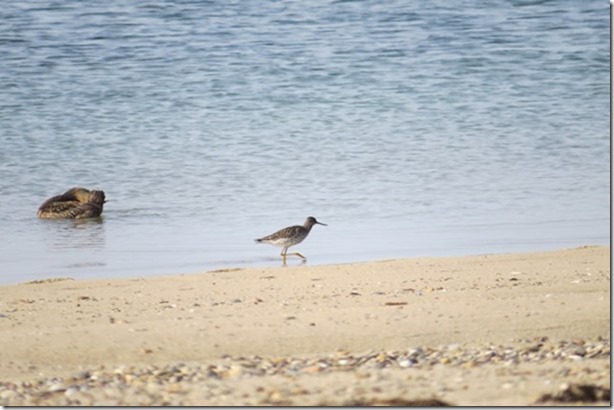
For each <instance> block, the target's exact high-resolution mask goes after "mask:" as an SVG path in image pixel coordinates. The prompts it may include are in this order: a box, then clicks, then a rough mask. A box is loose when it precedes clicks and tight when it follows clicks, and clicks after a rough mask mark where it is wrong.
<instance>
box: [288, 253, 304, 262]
mask: <svg viewBox="0 0 614 410" xmlns="http://www.w3.org/2000/svg"><path fill="white" fill-rule="evenodd" d="M288 255H296V256H299V257H301V258H303V260H307V258H306V257H304V256H303V255H301V254H300V253H298V252H294V253H288Z"/></svg>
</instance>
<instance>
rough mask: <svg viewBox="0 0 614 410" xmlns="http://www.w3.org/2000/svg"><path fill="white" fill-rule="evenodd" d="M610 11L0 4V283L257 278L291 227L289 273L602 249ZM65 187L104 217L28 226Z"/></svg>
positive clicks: (538, 6) (461, 4) (415, 5)
mask: <svg viewBox="0 0 614 410" xmlns="http://www.w3.org/2000/svg"><path fill="white" fill-rule="evenodd" d="M608 13H609V8H608V5H607V4H605V3H604V2H602V1H597V0H591V1H582V2H577V1H556V2H553V1H529V0H522V1H520V0H516V1H508V2H502V3H501V4H497V5H495V6H489V7H487V8H486V7H485V8H478V7H476V5H475V3H474V2H469V1H458V2H437V1H433V2H427V3H424V2H407V1H402V0H398V1H389V2H378V1H313V2H307V3H306V4H305V2H282V3H279V2H273V1H268V2H267V1H263V2H255V3H252V2H229V1H215V0H212V1H178V2H146V1H141V2H129V3H125V2H120V1H110V2H102V3H100V2H93V1H79V2H70V1H56V2H52V3H51V4H49V3H46V2H25V3H24V2H17V1H8V2H5V3H3V8H2V10H0V16H1V19H0V44H1V46H2V49H3V58H2V59H0V81H1V84H2V87H1V88H0V97H1V98H0V141H1V142H2V149H1V150H0V192H1V193H2V198H3V200H2V201H0V236H1V237H2V241H1V242H0V283H15V282H22V281H27V280H33V279H40V278H47V277H58V276H70V277H74V278H99V277H100V278H102V277H129V276H143V275H150V274H160V273H179V272H200V271H205V270H210V269H218V268H228V267H242V266H276V265H279V264H280V260H279V258H278V255H279V251H280V250H279V249H277V248H273V247H270V246H268V245H259V244H255V243H254V242H253V239H254V238H257V237H261V236H264V235H266V234H269V233H272V232H273V231H275V230H276V229H279V228H282V227H284V226H287V225H293V224H302V223H303V221H304V220H305V218H306V217H307V216H309V215H313V216H315V217H317V218H318V220H321V221H322V222H325V223H327V224H328V227H322V226H315V227H314V228H313V231H312V232H311V234H310V237H309V238H308V239H307V240H306V241H305V242H304V243H303V244H301V245H300V246H298V247H297V248H296V249H297V250H300V252H301V253H303V254H305V255H306V256H307V257H308V262H307V263H309V264H326V263H345V262H355V261H362V260H371V259H385V258H398V257H414V256H429V255H432V256H439V255H464V254H479V253H491V252H512V251H524V250H538V249H554V248H561V247H571V246H578V245H584V244H607V243H609V241H610V230H609V226H610V224H609V223H610V214H609V205H610V196H609V193H610V186H609V174H610V156H609V151H610V140H609V125H610V124H609V108H608V107H609V14H608ZM72 186H85V187H88V188H98V189H103V190H104V191H105V193H106V195H107V199H108V203H107V204H106V205H105V210H104V213H103V218H102V219H101V220H93V221H85V222H75V221H41V220H37V219H36V217H35V214H36V209H37V207H38V206H39V205H40V204H41V203H42V202H43V201H44V200H45V199H46V198H47V197H49V196H51V195H55V194H58V193H61V192H63V191H65V190H67V189H68V188H70V187H72ZM290 263H291V264H297V263H299V261H297V260H291V261H290Z"/></svg>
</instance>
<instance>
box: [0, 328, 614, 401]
mask: <svg viewBox="0 0 614 410" xmlns="http://www.w3.org/2000/svg"><path fill="white" fill-rule="evenodd" d="M609 357H610V342H609V340H608V339H607V338H606V337H600V338H598V339H596V340H593V341H584V340H575V341H559V342H551V341H548V340H545V339H540V340H536V339H535V340H522V341H515V344H514V346H493V345H486V346H478V347H466V346H463V345H459V344H451V345H444V346H439V347H430V346H421V347H411V348H408V349H407V350H399V351H369V352H366V353H364V354H351V353H349V352H344V351H338V352H334V353H331V354H329V355H321V356H310V357H268V358H267V357H260V356H246V357H231V356H224V357H222V358H221V359H220V360H217V361H212V362H210V363H200V364H199V363H195V364H190V365H187V364H185V363H174V364H169V365H165V366H159V365H149V366H143V367H137V366H130V365H124V366H119V367H116V368H111V369H107V368H105V367H104V366H101V367H99V368H93V369H88V370H83V371H80V372H77V373H75V374H73V375H71V376H69V377H66V378H60V377H49V378H40V379H37V380H33V381H27V382H20V383H16V382H11V381H6V380H0V406H49V405H51V406H63V405H71V406H92V405H95V406H101V405H105V406H121V405H166V406H180V405H183V403H184V401H183V400H185V398H186V396H189V394H192V393H193V394H196V393H195V390H196V392H197V393H198V394H199V396H198V397H199V400H201V401H202V400H207V399H215V400H222V398H223V397H233V390H232V388H230V387H228V386H229V385H227V384H225V382H224V381H225V380H242V379H248V378H251V379H256V380H263V379H257V378H263V377H268V376H281V377H283V378H288V379H294V378H295V377H296V376H297V375H299V374H302V375H305V377H313V376H317V375H318V374H324V373H334V372H347V371H354V372H355V374H356V375H357V379H364V378H367V379H369V380H370V379H371V378H375V379H378V378H381V377H383V375H384V373H382V372H383V371H384V370H383V369H394V368H396V369H403V371H404V372H407V374H408V377H409V375H411V374H413V373H412V372H413V369H419V368H427V369H428V368H431V367H433V366H442V365H443V366H448V367H456V368H459V369H470V368H475V367H478V366H486V365H494V364H503V365H505V366H515V365H517V364H519V363H542V362H548V361H560V362H567V363H574V362H575V363H578V362H582V361H586V360H590V359H595V358H608V359H609ZM607 370H608V371H609V367H608V369H607ZM573 372H576V370H572V369H566V372H565V374H561V375H562V376H569V375H572V373H573ZM359 375H360V377H359ZM599 377H600V374H595V378H596V379H598V378H599ZM220 381H221V383H220ZM263 383H266V381H264V382H263ZM194 386H198V387H194ZM293 388H294V391H285V390H275V389H273V390H272V389H271V388H263V391H262V394H260V393H257V394H258V397H256V398H254V397H250V398H246V401H249V403H250V404H251V405H266V404H276V405H286V404H292V397H293V395H294V396H295V395H297V394H298V393H297V392H298V391H299V390H300V392H302V393H301V394H307V392H306V391H304V390H301V388H300V387H296V386H295V387H293ZM296 389H299V390H296Z"/></svg>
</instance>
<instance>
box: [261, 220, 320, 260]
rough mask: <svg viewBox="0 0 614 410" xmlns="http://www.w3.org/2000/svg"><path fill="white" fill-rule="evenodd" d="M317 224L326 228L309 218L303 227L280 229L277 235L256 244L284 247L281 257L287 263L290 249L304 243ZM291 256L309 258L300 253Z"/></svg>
mask: <svg viewBox="0 0 614 410" xmlns="http://www.w3.org/2000/svg"><path fill="white" fill-rule="evenodd" d="M315 224H318V225H324V226H326V224H323V223H322V222H318V221H316V218H314V217H313V216H310V217H308V218H307V220H305V223H304V224H303V225H294V226H289V227H287V228H283V229H280V230H279V231H277V232H275V233H272V234H270V235H267V236H265V237H263V238H260V239H256V242H260V243H268V244H271V245H273V246H280V247H282V248H283V249H282V250H281V257H282V259H283V261H284V262H285V261H286V256H287V255H288V248H289V247H291V246H294V245H297V244H299V243H301V242H303V240H304V239H305V238H306V237H307V235H309V231H311V227H312V226H314V225H315ZM290 255H297V256H300V257H301V258H303V260H307V258H305V257H304V256H303V255H301V254H300V253H298V252H294V253H291V254H290Z"/></svg>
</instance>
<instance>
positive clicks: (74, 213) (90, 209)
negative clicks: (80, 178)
mask: <svg viewBox="0 0 614 410" xmlns="http://www.w3.org/2000/svg"><path fill="white" fill-rule="evenodd" d="M105 202H106V201H105V196H104V192H103V191H90V190H88V189H85V188H79V187H75V188H71V189H69V190H68V191H66V192H64V193H63V194H62V195H56V196H52V197H51V198H49V199H47V200H46V201H45V202H43V204H42V205H41V206H40V207H39V208H38V212H37V213H36V216H38V217H39V218H41V219H61V218H63V219H85V218H96V217H98V216H100V214H101V213H102V206H103V204H104V203H105Z"/></svg>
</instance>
